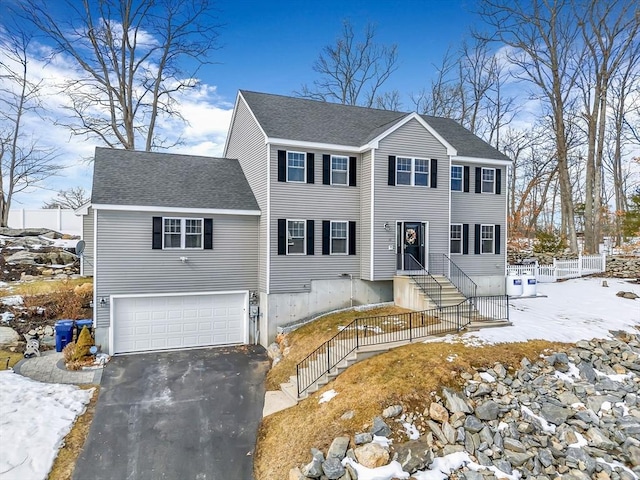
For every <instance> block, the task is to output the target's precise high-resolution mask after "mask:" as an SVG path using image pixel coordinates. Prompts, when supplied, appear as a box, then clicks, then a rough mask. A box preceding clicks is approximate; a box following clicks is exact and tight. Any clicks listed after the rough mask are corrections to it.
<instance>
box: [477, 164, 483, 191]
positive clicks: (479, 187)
mask: <svg viewBox="0 0 640 480" xmlns="http://www.w3.org/2000/svg"><path fill="white" fill-rule="evenodd" d="M476 193H482V168H480V167H476Z"/></svg>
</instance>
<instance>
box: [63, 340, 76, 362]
mask: <svg viewBox="0 0 640 480" xmlns="http://www.w3.org/2000/svg"><path fill="white" fill-rule="evenodd" d="M75 353H76V343H75V342H69V343H67V344H66V345H65V347H64V348H63V349H62V356H63V357H64V363H68V362H70V361H71V359H72V358H73V357H74V356H75Z"/></svg>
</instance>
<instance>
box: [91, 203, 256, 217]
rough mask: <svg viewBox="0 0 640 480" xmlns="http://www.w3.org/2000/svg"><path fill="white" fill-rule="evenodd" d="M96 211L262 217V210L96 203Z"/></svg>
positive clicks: (94, 205) (94, 207) (94, 206)
mask: <svg viewBox="0 0 640 480" xmlns="http://www.w3.org/2000/svg"><path fill="white" fill-rule="evenodd" d="M91 206H92V207H93V209H94V210H116V211H122V212H157V213H163V212H166V213H183V214H189V213H192V214H209V215H250V216H260V215H261V212H260V210H232V209H229V210H227V209H224V208H186V207H161V206H147V205H111V204H107V203H94V204H93V205H91Z"/></svg>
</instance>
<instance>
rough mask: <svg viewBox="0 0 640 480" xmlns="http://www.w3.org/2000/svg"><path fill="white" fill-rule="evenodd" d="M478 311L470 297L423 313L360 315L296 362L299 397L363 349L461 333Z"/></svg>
mask: <svg viewBox="0 0 640 480" xmlns="http://www.w3.org/2000/svg"><path fill="white" fill-rule="evenodd" d="M474 311H475V306H474V304H473V303H472V301H471V300H469V299H467V300H465V301H464V302H461V303H460V304H458V305H452V306H449V307H442V308H434V309H431V310H424V311H421V312H407V313H399V314H396V315H385V316H378V317H366V318H356V319H355V320H354V321H353V322H351V323H350V324H349V325H347V326H346V327H344V328H342V329H341V330H340V332H338V333H337V334H336V335H335V336H333V337H332V338H331V339H329V340H327V341H326V342H324V343H323V344H322V345H320V346H319V347H318V348H317V349H315V350H314V351H313V352H311V353H310V354H309V355H308V356H307V357H306V358H305V359H304V360H302V361H301V362H300V363H298V365H296V377H297V380H298V396H300V395H301V394H302V393H303V392H305V391H306V390H307V389H308V388H309V387H311V386H312V385H313V384H314V383H316V382H317V381H318V380H319V379H320V378H322V376H323V375H325V374H331V373H332V372H335V373H337V367H338V366H339V365H340V363H341V362H343V361H345V360H346V359H347V357H348V356H349V355H350V354H351V353H353V352H355V351H357V350H358V349H359V348H362V347H368V346H371V345H382V344H385V343H394V342H403V341H404V342H406V341H408V342H412V341H413V340H415V339H417V338H424V337H428V336H431V335H439V334H446V333H454V332H459V331H460V330H462V329H463V328H464V327H465V326H466V325H468V324H469V323H470V322H471V321H472V319H473V318H475V314H474V313H473V312H474ZM345 366H346V365H345Z"/></svg>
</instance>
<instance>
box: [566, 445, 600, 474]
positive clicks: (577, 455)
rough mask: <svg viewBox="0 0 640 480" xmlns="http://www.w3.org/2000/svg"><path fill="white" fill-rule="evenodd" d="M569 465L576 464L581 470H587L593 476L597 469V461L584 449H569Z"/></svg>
mask: <svg viewBox="0 0 640 480" xmlns="http://www.w3.org/2000/svg"><path fill="white" fill-rule="evenodd" d="M565 460H566V463H567V465H570V464H572V463H573V464H574V466H576V467H578V468H580V470H586V471H587V472H588V474H589V475H591V474H592V473H593V472H594V470H595V469H596V461H595V460H594V459H593V458H591V457H590V456H589V455H587V453H586V452H585V451H584V449H582V448H574V447H569V448H568V449H567V456H566V457H565Z"/></svg>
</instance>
